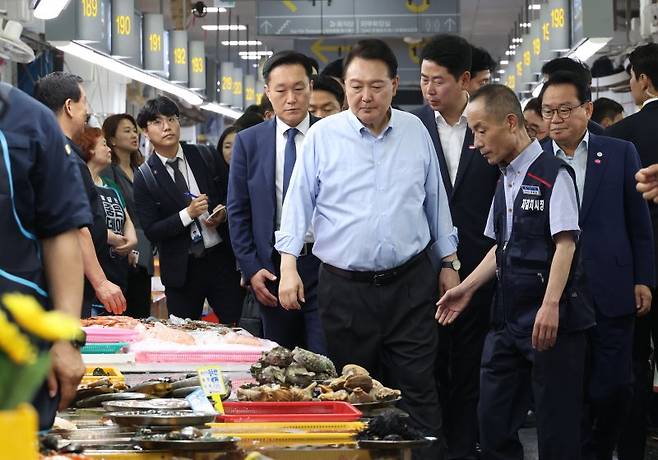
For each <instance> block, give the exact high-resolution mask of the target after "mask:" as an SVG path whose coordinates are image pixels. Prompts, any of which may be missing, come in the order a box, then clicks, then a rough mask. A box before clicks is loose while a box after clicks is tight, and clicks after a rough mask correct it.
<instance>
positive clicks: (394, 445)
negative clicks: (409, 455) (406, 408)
mask: <svg viewBox="0 0 658 460" xmlns="http://www.w3.org/2000/svg"><path fill="white" fill-rule="evenodd" d="M431 443H432V439H427V438H426V439H412V440H400V441H384V440H377V439H361V440H359V447H360V448H362V449H370V450H400V449H417V448H419V447H427V446H429V445H430V444H431Z"/></svg>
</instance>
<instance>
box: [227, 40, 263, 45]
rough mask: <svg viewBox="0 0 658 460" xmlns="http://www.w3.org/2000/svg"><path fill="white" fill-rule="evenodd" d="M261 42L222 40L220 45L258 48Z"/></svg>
mask: <svg viewBox="0 0 658 460" xmlns="http://www.w3.org/2000/svg"><path fill="white" fill-rule="evenodd" d="M262 44H263V42H262V41H260V40H239V41H238V40H231V41H228V40H224V41H223V42H222V45H224V46H260V45H262Z"/></svg>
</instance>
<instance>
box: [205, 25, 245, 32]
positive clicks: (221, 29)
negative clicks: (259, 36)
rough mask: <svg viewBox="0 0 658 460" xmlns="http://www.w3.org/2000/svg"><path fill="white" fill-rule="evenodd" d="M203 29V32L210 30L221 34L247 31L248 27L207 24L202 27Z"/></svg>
mask: <svg viewBox="0 0 658 460" xmlns="http://www.w3.org/2000/svg"><path fill="white" fill-rule="evenodd" d="M201 28H202V29H203V30H210V31H216V32H217V31H219V32H227V31H229V30H230V31H235V30H247V26H245V25H243V24H231V25H228V24H221V25H213V24H205V25H202V26H201Z"/></svg>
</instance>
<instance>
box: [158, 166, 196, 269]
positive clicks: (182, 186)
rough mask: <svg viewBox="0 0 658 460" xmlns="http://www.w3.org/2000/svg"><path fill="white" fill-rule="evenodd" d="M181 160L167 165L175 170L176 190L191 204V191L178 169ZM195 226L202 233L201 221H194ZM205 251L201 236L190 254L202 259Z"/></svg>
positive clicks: (191, 248)
mask: <svg viewBox="0 0 658 460" xmlns="http://www.w3.org/2000/svg"><path fill="white" fill-rule="evenodd" d="M179 160H180V158H178V157H176V158H172V159H171V160H167V164H168V165H169V166H170V167H171V168H172V169H173V170H174V183H175V184H176V188H177V189H178V190H180V192H181V193H182V194H183V197H184V198H185V202H186V203H188V204H189V203H190V201H192V197H191V196H190V189H189V188H188V186H187V182H186V181H185V178H184V177H183V173H181V172H180V169H178V161H179ZM193 220H194V224H193V225H196V228H197V230H198V231H199V232H201V225H200V224H199V221H198V220H197V219H193ZM204 249H205V246H204V244H203V234H202V235H201V238H200V239H199V240H197V241H194V239H193V240H192V245H191V246H190V253H192V254H193V255H194V256H195V257H201V255H203V251H204Z"/></svg>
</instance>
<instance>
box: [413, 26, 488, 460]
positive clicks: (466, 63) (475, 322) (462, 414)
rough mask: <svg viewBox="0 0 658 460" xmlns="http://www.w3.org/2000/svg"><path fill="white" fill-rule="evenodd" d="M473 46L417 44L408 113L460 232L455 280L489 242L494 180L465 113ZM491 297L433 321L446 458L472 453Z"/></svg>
mask: <svg viewBox="0 0 658 460" xmlns="http://www.w3.org/2000/svg"><path fill="white" fill-rule="evenodd" d="M472 49H473V50H475V49H474V48H472V46H471V45H470V44H469V43H468V42H467V41H466V40H464V39H463V38H461V37H458V36H457V35H437V36H436V37H433V38H432V39H431V40H430V41H429V43H427V44H426V45H425V46H424V47H423V50H422V55H421V58H422V63H421V67H420V88H421V90H422V92H423V97H424V98H425V102H426V103H427V104H426V105H424V106H423V107H421V108H420V109H419V110H417V111H415V112H412V113H413V114H414V115H416V116H418V118H420V120H421V121H422V122H423V124H424V125H425V127H426V128H427V131H428V132H429V134H430V137H431V138H432V142H433V143H434V148H435V150H436V153H437V157H438V160H439V170H440V171H441V177H442V179H443V186H444V187H445V189H446V194H447V195H448V202H449V204H450V214H451V215H452V221H453V223H454V224H455V227H457V230H458V232H459V246H458V247H457V255H458V257H459V262H460V264H457V263H456V264H455V265H454V266H453V267H448V268H453V269H454V270H456V271H458V273H459V276H460V277H461V278H465V277H467V276H468V275H469V274H470V273H471V272H472V271H473V270H474V269H475V267H477V265H478V264H479V263H480V261H481V260H482V258H483V257H484V256H485V255H486V254H487V252H489V249H491V246H493V241H491V239H489V238H487V237H486V236H484V234H483V233H482V229H483V228H484V225H485V223H486V221H487V215H488V214H489V207H490V206H491V199H492V198H493V195H494V191H495V190H496V183H497V181H498V178H499V177H500V171H499V170H498V168H497V167H496V166H493V165H490V164H488V163H487V160H485V159H484V158H483V157H482V155H480V152H478V151H477V150H476V149H475V147H474V146H473V132H472V131H471V130H470V129H469V127H468V123H467V121H466V115H465V113H464V111H465V109H466V105H467V103H468V93H467V92H466V90H465V88H467V87H468V82H469V73H468V69H469V68H471V69H473V66H474V65H475V67H476V70H480V68H484V67H482V63H477V64H476V63H473V64H471V59H470V58H471V50H472ZM485 53H486V52H485ZM480 54H482V52H480ZM481 57H482V56H481ZM489 59H491V58H489ZM486 72H487V73H488V72H489V71H488V70H487V71H486ZM471 78H473V75H471ZM478 87H479V86H478ZM474 190H477V191H478V193H474ZM492 297H493V282H491V283H489V285H487V286H486V287H483V288H482V289H480V290H479V291H478V293H477V294H476V295H475V297H474V298H473V299H471V307H470V308H469V309H468V310H467V312H466V313H465V314H464V315H462V316H461V317H460V318H459V321H457V322H455V323H454V324H451V325H450V326H448V327H444V326H440V325H439V326H437V327H438V331H439V351H438V353H437V356H436V376H437V385H438V392H439V401H440V402H441V410H442V414H441V415H442V416H443V430H444V434H445V437H446V441H447V443H448V456H447V458H448V459H451V460H452V459H454V460H457V459H459V460H466V459H475V458H477V442H478V429H477V425H478V424H477V404H478V394H479V391H478V387H479V384H480V358H481V356H482V346H483V345H484V338H485V337H486V335H487V331H488V329H489V314H488V312H489V306H490V305H491V298H492Z"/></svg>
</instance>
